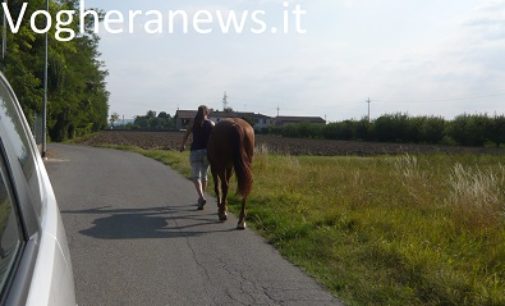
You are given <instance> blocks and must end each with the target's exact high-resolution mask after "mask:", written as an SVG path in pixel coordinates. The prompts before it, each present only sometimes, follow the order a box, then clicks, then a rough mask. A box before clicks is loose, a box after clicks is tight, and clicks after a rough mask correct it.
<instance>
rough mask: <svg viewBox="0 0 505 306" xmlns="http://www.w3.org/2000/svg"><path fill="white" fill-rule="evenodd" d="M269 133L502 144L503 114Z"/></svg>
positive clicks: (394, 117)
mask: <svg viewBox="0 0 505 306" xmlns="http://www.w3.org/2000/svg"><path fill="white" fill-rule="evenodd" d="M268 133H270V134H276V135H282V136H284V137H301V138H324V139H332V140H363V141H380V142H400V143H425V144H445V145H464V146H483V145H485V144H491V145H496V146H500V144H505V116H496V117H493V118H491V117H488V116H487V115H461V116H458V117H456V118H455V119H454V120H452V121H447V120H445V119H444V118H442V117H429V116H418V117H410V116H409V115H407V114H401V113H398V114H388V115H383V116H381V117H379V118H377V119H376V120H375V121H374V122H368V120H367V119H366V118H365V119H361V120H359V121H358V120H345V121H340V122H333V123H330V124H327V125H320V124H291V125H288V126H284V127H271V128H269V129H268Z"/></svg>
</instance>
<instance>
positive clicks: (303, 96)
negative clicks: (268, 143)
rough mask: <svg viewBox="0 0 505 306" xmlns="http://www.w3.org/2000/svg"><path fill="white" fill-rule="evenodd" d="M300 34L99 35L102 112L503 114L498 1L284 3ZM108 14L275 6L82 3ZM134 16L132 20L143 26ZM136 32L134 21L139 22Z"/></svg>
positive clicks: (275, 10) (249, 0) (254, 2)
mask: <svg viewBox="0 0 505 306" xmlns="http://www.w3.org/2000/svg"><path fill="white" fill-rule="evenodd" d="M296 4H300V5H301V6H302V8H303V9H305V10H307V15H306V16H304V18H303V19H302V25H303V27H304V28H305V29H306V30H307V33H306V34H297V33H293V32H292V33H290V34H281V33H277V34H272V33H270V32H269V33H268V34H261V35H257V34H251V33H248V34H241V35H238V34H222V33H218V32H214V33H212V34H210V35H201V34H195V33H193V34H181V33H178V34H169V33H164V34H156V35H152V34H147V33H145V31H136V33H135V34H119V35H114V34H110V33H104V32H103V31H102V33H101V34H100V35H101V38H102V40H101V43H100V51H101V53H102V56H101V59H102V60H103V61H104V62H105V64H106V68H107V69H108V71H109V73H110V74H109V76H108V78H107V82H108V90H109V91H110V93H111V97H110V112H111V113H112V112H117V113H118V114H120V115H121V116H122V115H124V116H125V118H132V117H133V116H135V115H140V114H145V113H146V111H147V110H155V111H158V112H159V111H166V112H169V113H171V114H174V113H175V111H176V110H177V109H178V108H180V109H196V108H197V107H198V106H199V105H201V104H205V105H208V106H209V107H212V108H214V109H221V108H222V103H221V99H222V97H223V93H224V92H225V91H226V92H227V93H228V96H229V104H230V106H231V107H232V108H234V109H235V110H239V111H249V112H257V113H263V114H266V115H271V116H275V115H276V113H277V108H279V109H280V114H281V115H294V116H298V115H299V116H321V117H323V118H324V117H326V118H327V119H328V120H329V121H336V120H344V119H350V118H356V119H359V118H362V117H364V116H366V115H367V104H366V102H365V101H366V100H367V98H370V99H371V101H372V104H371V106H372V107H371V108H372V117H374V118H375V117H378V116H380V115H381V114H385V113H397V112H404V113H408V114H411V115H437V116H444V117H447V118H452V117H454V116H456V115H459V114H462V113H488V114H494V113H495V112H496V113H499V114H503V113H505V0H443V1H440V0H423V1H420V0H380V1H379V0H331V1H328V0H291V1H290V6H294V5H296ZM86 6H87V7H93V8H101V9H104V10H112V9H114V10H120V11H123V12H125V13H126V12H127V11H128V10H144V11H145V10H149V9H156V10H160V11H162V12H164V11H167V12H168V10H175V9H185V10H186V11H188V12H195V11H197V10H198V9H207V10H210V11H212V10H223V11H229V10H235V11H238V12H241V11H243V10H254V9H262V10H265V11H267V18H266V19H267V22H268V23H269V24H273V25H279V24H280V23H282V21H281V19H280V16H282V10H283V1H282V0H215V1H214V0H212V1H211V0H171V1H166V0H148V1H147V0H146V1H142V2H140V1H133V0H122V1H117V0H116V1H112V0H87V1H86ZM140 22H141V20H140V21H139V23H140ZM137 26H139V27H140V25H137Z"/></svg>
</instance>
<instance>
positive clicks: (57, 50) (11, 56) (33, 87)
mask: <svg viewBox="0 0 505 306" xmlns="http://www.w3.org/2000/svg"><path fill="white" fill-rule="evenodd" d="M23 2H24V1H21V0H11V1H9V4H8V5H9V8H10V11H11V12H12V13H13V15H14V16H18V13H19V11H20V10H21V6H22V4H23ZM44 8H45V0H33V1H30V2H29V5H28V7H27V11H26V16H30V15H31V14H32V13H33V12H34V11H36V10H39V9H44ZM78 9H79V3H78V1H77V0H61V1H51V2H50V12H51V15H52V16H55V15H56V12H58V11H61V10H78ZM78 19H79V18H74V22H73V23H72V24H71V25H70V26H69V27H72V28H73V29H74V30H76V31H77V30H78V27H79V25H78ZM86 25H87V31H86V33H85V34H84V35H79V36H77V37H76V38H75V39H74V40H72V41H70V42H60V41H58V40H56V39H55V35H54V34H55V27H53V28H52V29H51V30H50V32H49V71H48V74H49V79H48V121H47V123H48V132H49V136H50V138H51V139H52V140H53V141H61V140H64V139H66V138H72V137H74V136H80V135H83V134H86V133H89V132H92V131H97V130H100V129H103V128H105V127H106V126H107V125H108V122H107V121H108V120H107V117H108V115H107V114H108V98H109V93H108V92H107V89H106V83H105V77H106V76H107V71H106V69H105V67H104V63H103V62H101V61H99V60H98V57H99V55H100V54H99V52H98V43H99V37H98V36H97V35H95V34H94V33H92V32H91V31H90V30H89V29H90V27H91V25H92V24H91V21H90V20H87V21H86ZM7 33H8V34H7V38H8V42H9V43H8V49H7V56H6V59H5V62H4V63H2V69H3V71H4V73H5V75H6V76H7V78H8V79H9V82H10V83H11V85H12V87H13V88H14V90H15V92H16V94H17V95H18V99H19V101H20V104H21V107H22V108H23V111H24V113H25V115H26V117H27V119H28V121H29V122H30V123H32V122H33V119H34V117H35V114H40V113H41V112H42V97H43V94H44V91H43V87H42V84H43V82H42V81H43V76H44V56H43V55H44V46H45V36H44V35H40V34H35V33H34V32H33V31H32V29H31V27H30V23H29V22H24V23H22V24H21V27H20V30H19V32H18V33H17V34H13V33H10V31H9V30H8V31H7Z"/></svg>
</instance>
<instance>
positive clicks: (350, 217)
mask: <svg viewBox="0 0 505 306" xmlns="http://www.w3.org/2000/svg"><path fill="white" fill-rule="evenodd" d="M109 147H112V148H116V149H123V150H130V151H134V152H137V153H140V154H143V155H145V156H147V157H150V158H154V159H156V160H159V161H161V162H163V163H165V164H167V165H169V166H171V167H173V168H174V169H176V170H178V171H180V172H182V173H183V174H185V175H188V174H189V163H188V159H187V154H181V153H178V152H173V151H159V150H143V149H139V148H134V147H118V146H109ZM503 165H505V157H504V156H487V155H442V154H439V155H436V154H435V155H419V156H408V155H407V156H400V157H388V156H382V157H371V158H361V157H310V156H300V157H292V156H276V155H268V154H259V155H257V156H256V158H255V163H254V174H255V185H254V191H253V194H252V196H251V198H250V201H249V206H248V221H249V223H250V224H252V225H253V226H254V228H255V229H256V230H257V231H258V232H259V233H260V234H261V235H263V236H264V237H266V239H268V241H269V242H270V243H272V244H273V245H274V246H275V247H276V248H278V249H279V251H280V252H281V254H282V255H283V256H285V257H286V258H288V259H289V260H290V261H291V262H293V263H294V264H296V265H298V266H300V267H302V268H303V269H304V270H305V271H307V272H308V273H309V274H310V275H312V276H313V277H315V278H316V279H317V280H319V281H320V282H321V283H323V284H324V285H325V286H327V287H328V288H329V289H330V290H331V291H332V292H334V293H335V294H336V295H337V296H338V297H339V298H341V299H343V300H344V301H345V302H346V303H347V304H349V305H505V167H504V166H503ZM238 203H239V202H238V201H237V199H236V198H233V197H232V199H231V209H232V211H235V212H236V211H237V210H238Z"/></svg>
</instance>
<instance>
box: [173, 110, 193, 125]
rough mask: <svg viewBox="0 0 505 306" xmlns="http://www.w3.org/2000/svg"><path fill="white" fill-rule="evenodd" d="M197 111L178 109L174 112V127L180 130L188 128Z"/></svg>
mask: <svg viewBox="0 0 505 306" xmlns="http://www.w3.org/2000/svg"><path fill="white" fill-rule="evenodd" d="M196 113H197V111H195V110H178V111H177V112H176V113H175V117H174V118H175V128H176V129H177V130H182V129H186V128H188V125H189V124H190V123H191V121H193V119H195V117H196Z"/></svg>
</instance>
